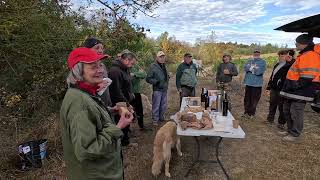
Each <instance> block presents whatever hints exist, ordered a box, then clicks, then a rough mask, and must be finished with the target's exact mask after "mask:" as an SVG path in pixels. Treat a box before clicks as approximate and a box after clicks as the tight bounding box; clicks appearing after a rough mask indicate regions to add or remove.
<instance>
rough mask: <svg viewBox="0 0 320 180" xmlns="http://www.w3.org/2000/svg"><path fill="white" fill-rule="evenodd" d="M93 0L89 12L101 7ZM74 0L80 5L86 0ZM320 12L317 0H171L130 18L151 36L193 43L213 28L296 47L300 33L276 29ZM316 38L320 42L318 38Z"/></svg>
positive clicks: (224, 35) (227, 35)
mask: <svg viewBox="0 0 320 180" xmlns="http://www.w3.org/2000/svg"><path fill="white" fill-rule="evenodd" d="M92 1H93V2H94V3H93V5H91V7H90V8H89V9H90V10H89V11H88V13H90V11H92V10H94V9H98V8H99V7H101V6H100V5H99V3H95V0H92ZM71 2H72V3H74V6H77V5H79V4H80V2H83V1H80V0H72V1H71ZM319 13H320V1H318V0H238V1H234V0H220V1H217V0H171V1H170V2H169V3H166V4H162V5H160V7H159V8H158V9H156V10H155V11H154V12H153V14H156V15H157V16H158V17H157V18H150V17H147V16H145V15H143V14H138V16H137V18H136V19H130V21H131V22H134V23H138V24H140V25H142V26H144V27H146V28H148V29H150V30H151V32H150V33H147V36H148V37H152V38H156V37H158V36H159V35H160V34H161V33H163V32H165V31H167V32H168V33H169V36H175V37H176V39H178V40H182V41H187V42H189V43H194V42H195V40H196V39H197V38H202V39H205V38H206V37H207V36H208V35H210V34H211V32H212V31H214V32H215V34H216V41H218V42H220V41H223V42H228V41H231V42H238V43H245V44H251V43H261V44H266V43H272V44H278V45H280V46H281V45H285V44H288V45H289V47H293V46H294V39H295V37H296V36H297V35H299V34H297V33H285V32H281V31H274V30H273V29H275V28H276V27H279V26H281V25H284V24H286V23H288V22H291V21H294V20H297V19H301V18H304V17H307V16H311V15H315V14H319ZM315 41H316V42H320V40H319V38H316V39H315Z"/></svg>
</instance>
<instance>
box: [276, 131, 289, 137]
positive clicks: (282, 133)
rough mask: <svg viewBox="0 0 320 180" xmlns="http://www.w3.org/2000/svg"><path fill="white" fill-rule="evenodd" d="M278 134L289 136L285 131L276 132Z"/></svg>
mask: <svg viewBox="0 0 320 180" xmlns="http://www.w3.org/2000/svg"><path fill="white" fill-rule="evenodd" d="M278 134H279V135H280V136H288V135H289V133H288V132H287V131H278Z"/></svg>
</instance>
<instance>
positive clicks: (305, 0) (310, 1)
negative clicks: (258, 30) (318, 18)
mask: <svg viewBox="0 0 320 180" xmlns="http://www.w3.org/2000/svg"><path fill="white" fill-rule="evenodd" d="M273 3H274V5H276V6H279V7H292V8H297V10H298V11H302V10H307V9H311V8H315V7H317V6H319V5H320V1H317V0H299V1H297V0H274V1H273Z"/></svg>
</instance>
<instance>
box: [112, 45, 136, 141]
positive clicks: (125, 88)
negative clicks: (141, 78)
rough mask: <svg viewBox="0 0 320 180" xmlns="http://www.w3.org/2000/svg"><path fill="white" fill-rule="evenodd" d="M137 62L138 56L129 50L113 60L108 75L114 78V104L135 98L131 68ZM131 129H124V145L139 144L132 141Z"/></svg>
mask: <svg viewBox="0 0 320 180" xmlns="http://www.w3.org/2000/svg"><path fill="white" fill-rule="evenodd" d="M135 63H136V56H135V54H133V53H132V52H130V51H129V50H124V51H122V52H121V57H120V59H116V60H114V61H113V62H112V65H111V68H110V70H109V73H108V76H109V78H110V79H111V80H112V83H111V85H110V86H109V90H110V98H111V102H112V105H113V106H115V105H116V103H118V102H126V103H128V104H129V103H130V102H131V101H132V100H133V99H134V94H133V91H132V82H131V77H130V69H131V68H132V67H133V66H134V64H135ZM119 118H120V117H119V116H115V121H116V122H118V121H119ZM129 131H130V126H129V125H128V126H127V127H125V128H123V129H122V132H123V134H124V135H123V137H122V145H123V146H128V145H129V146H137V145H138V144H137V143H130V138H129Z"/></svg>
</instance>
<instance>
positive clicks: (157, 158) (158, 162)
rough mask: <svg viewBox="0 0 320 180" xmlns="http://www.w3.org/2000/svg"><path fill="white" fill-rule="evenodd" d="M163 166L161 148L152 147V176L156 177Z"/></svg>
mask: <svg viewBox="0 0 320 180" xmlns="http://www.w3.org/2000/svg"><path fill="white" fill-rule="evenodd" d="M162 164H163V155H162V146H161V147H158V146H154V148H153V164H152V174H153V176H158V175H159V174H160V172H161V167H162Z"/></svg>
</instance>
